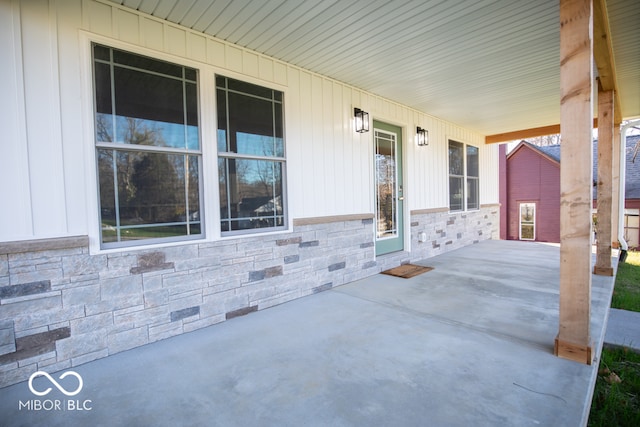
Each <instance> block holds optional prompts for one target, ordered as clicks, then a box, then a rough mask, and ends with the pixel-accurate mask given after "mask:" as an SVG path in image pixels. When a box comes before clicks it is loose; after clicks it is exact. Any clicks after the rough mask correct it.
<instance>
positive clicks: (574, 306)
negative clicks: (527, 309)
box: [555, 0, 593, 364]
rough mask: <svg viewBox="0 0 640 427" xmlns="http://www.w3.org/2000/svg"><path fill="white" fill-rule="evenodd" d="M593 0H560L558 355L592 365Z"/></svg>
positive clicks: (556, 350)
mask: <svg viewBox="0 0 640 427" xmlns="http://www.w3.org/2000/svg"><path fill="white" fill-rule="evenodd" d="M592 19H593V12H592V3H591V0H560V93H561V98H560V133H561V137H562V144H561V145H560V150H561V152H560V157H561V158H562V163H561V165H560V328H559V331H558V336H557V337H556V341H555V354H556V355H557V356H559V357H563V358H566V359H571V360H575V361H578V362H581V363H586V364H591V362H592V361H593V351H592V343H591V336H590V329H589V323H590V320H591V206H592V199H593V196H592V182H593V180H592V175H593V171H592V164H593V154H592V151H593V150H592V136H591V125H592V123H593V117H592V115H593V105H592V96H591V94H592V84H593V68H592V67H593V37H592V33H591V22H592Z"/></svg>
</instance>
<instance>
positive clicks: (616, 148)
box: [611, 94, 624, 248]
mask: <svg viewBox="0 0 640 427" xmlns="http://www.w3.org/2000/svg"><path fill="white" fill-rule="evenodd" d="M614 96H615V94H614ZM612 145H613V161H612V162H611V163H612V167H611V170H612V175H613V180H612V185H613V187H612V188H613V194H612V197H611V241H612V244H614V245H615V247H616V248H617V247H618V243H619V242H618V234H619V230H620V229H619V228H618V227H622V226H623V225H621V224H620V223H619V222H620V197H624V194H622V195H621V194H620V123H615V124H614V125H613V144H612Z"/></svg>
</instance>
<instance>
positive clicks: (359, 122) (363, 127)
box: [353, 108, 369, 133]
mask: <svg viewBox="0 0 640 427" xmlns="http://www.w3.org/2000/svg"><path fill="white" fill-rule="evenodd" d="M353 117H354V118H355V125H356V132H359V133H362V132H369V113H367V112H366V111H362V110H361V109H359V108H354V109H353Z"/></svg>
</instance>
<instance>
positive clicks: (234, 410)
mask: <svg viewBox="0 0 640 427" xmlns="http://www.w3.org/2000/svg"><path fill="white" fill-rule="evenodd" d="M419 264H423V265H428V266H431V267H435V269H434V270H433V271H430V272H428V273H424V274H422V275H419V276H416V277H414V278H411V279H402V278H396V277H391V276H387V275H376V276H373V277H370V278H367V279H364V280H360V281H357V282H354V283H350V284H347V285H344V286H340V287H337V288H334V289H333V290H330V291H326V292H322V293H320V294H316V295H313V296H310V297H306V298H302V299H299V300H296V301H293V302H289V303H286V304H283V305H280V306H277V307H273V308H270V309H267V310H264V311H259V312H257V313H253V314H250V315H247V316H244V317H240V318H236V319H232V320H229V321H227V322H224V323H222V324H219V325H215V326H212V327H209V328H206V329H201V330H199V331H196V332H192V333H189V334H185V335H181V336H178V337H175V338H171V339H167V340H164V341H160V342H157V343H154V344H150V345H147V346H144V347H140V348H137V349H134V350H130V351H127V352H124V353H119V354H116V355H114V356H110V357H108V358H106V359H101V360H97V361H94V362H90V363H87V364H84V365H81V366H77V367H75V368H73V370H74V371H76V372H77V373H79V374H80V375H81V376H82V378H83V380H84V387H83V389H82V390H81V392H80V393H79V394H78V395H76V396H74V397H66V396H64V395H63V394H62V393H61V392H59V391H58V390H56V389H55V387H54V388H53V391H52V392H51V393H50V394H49V395H47V396H46V397H42V398H37V397H36V396H34V395H33V394H32V393H31V392H30V391H29V387H28V384H27V382H23V383H20V384H16V385H13V386H10V387H7V388H4V389H0V414H2V415H1V416H0V424H1V425H3V426H19V425H25V426H27V425H28V426H35V425H46V426H55V425H67V426H76V425H91V426H102V425H104V426H116V425H122V426H124V425H126V426H151V425H154V426H165V425H166V426H177V425H194V426H199V425H206V426H302V425H304V426H398V425H403V426H470V425H473V426H529V425H531V426H580V425H584V424H586V421H587V417H588V412H589V406H590V402H591V395H592V391H593V385H594V382H595V378H596V374H597V366H598V361H597V360H596V362H595V363H594V364H593V365H592V366H587V365H582V364H579V363H575V362H571V361H567V360H563V359H559V358H557V357H555V356H553V343H554V338H555V336H556V334H557V332H558V294H559V292H558V280H559V248H558V247H555V246H550V245H544V244H537V243H523V242H514V241H485V242H482V243H479V244H476V245H472V246H469V247H466V248H463V249H459V250H456V251H453V252H449V253H447V254H444V255H439V256H437V257H434V258H430V259H427V260H425V261H423V262H420V263H419ZM613 280H614V279H613V278H611V277H600V276H593V287H592V299H593V304H592V329H591V333H592V339H593V341H594V345H595V350H596V353H597V355H598V358H599V354H600V349H601V347H602V339H603V335H604V330H605V327H606V318H607V312H608V306H609V302H610V298H611V292H612V289H613ZM60 374H61V373H58V374H52V377H53V378H55V379H58V378H59V376H60ZM39 381H40V382H39ZM63 381H75V380H74V379H73V378H71V379H69V378H67V379H65V380H60V381H59V382H60V383H61V384H63ZM70 384H72V387H70V388H74V387H73V385H74V384H75V386H77V382H75V383H73V382H71V383H70ZM34 385H35V388H36V389H37V390H43V389H46V388H47V387H53V386H52V384H51V383H50V382H48V381H47V380H46V379H45V378H44V377H40V378H38V379H36V381H34ZM34 398H35V399H40V400H43V399H49V400H52V401H53V400H55V399H58V400H60V401H61V402H62V406H63V408H62V409H65V408H66V409H67V410H62V409H61V410H55V409H53V410H44V409H43V410H39V411H36V410H28V408H25V407H24V406H23V408H22V409H19V406H20V402H26V401H28V400H30V399H34ZM69 400H73V401H74V402H73V404H72V406H73V407H76V408H77V407H78V406H81V407H82V406H83V405H84V407H85V408H86V409H87V410H83V411H78V410H71V411H70V410H68V405H69V403H68V401H69ZM88 401H90V402H88ZM89 408H90V410H88V409H89ZM32 409H33V408H32Z"/></svg>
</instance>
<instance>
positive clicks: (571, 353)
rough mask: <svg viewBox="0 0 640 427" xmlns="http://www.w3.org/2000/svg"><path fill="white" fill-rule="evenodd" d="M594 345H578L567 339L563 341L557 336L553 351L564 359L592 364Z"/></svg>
mask: <svg viewBox="0 0 640 427" xmlns="http://www.w3.org/2000/svg"><path fill="white" fill-rule="evenodd" d="M592 347H593V346H592V345H587V346H583V345H578V344H573V343H570V342H567V341H562V340H561V339H560V338H558V337H556V341H555V345H554V349H553V353H554V354H555V355H556V356H558V357H561V358H563V359H568V360H573V361H574V362H579V363H584V364H586V365H591V363H593V353H592V351H591V348H592Z"/></svg>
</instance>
